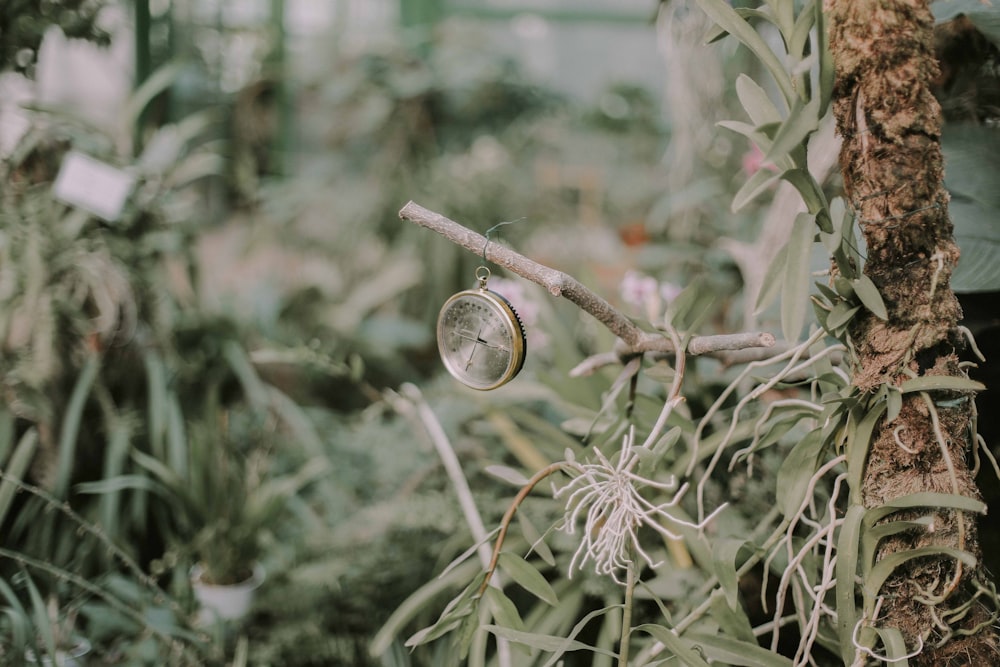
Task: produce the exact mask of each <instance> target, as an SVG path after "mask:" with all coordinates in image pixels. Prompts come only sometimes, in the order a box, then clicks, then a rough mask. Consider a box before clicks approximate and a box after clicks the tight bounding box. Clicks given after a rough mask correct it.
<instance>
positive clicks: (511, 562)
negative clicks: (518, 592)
mask: <svg viewBox="0 0 1000 667" xmlns="http://www.w3.org/2000/svg"><path fill="white" fill-rule="evenodd" d="M499 563H500V569H502V570H503V571H504V572H506V573H507V574H508V575H510V578H511V579H513V580H514V581H516V582H517V583H518V584H520V585H521V587H523V588H524V589H525V590H526V591H528V592H529V593H531V594H532V595H534V596H535V597H537V598H538V599H540V600H542V601H544V602H547V603H548V604H550V605H553V606H555V605H557V604H559V599H558V598H557V597H556V592H555V591H554V590H552V586H550V585H549V582H548V581H546V579H545V577H543V576H542V574H541V573H540V572H539V571H538V570H536V569H535V568H533V567H532V566H531V565H530V564H528V562H527V561H526V560H524V559H523V558H521V557H520V556H518V555H517V554H515V553H512V552H510V551H501V552H500V560H499Z"/></svg>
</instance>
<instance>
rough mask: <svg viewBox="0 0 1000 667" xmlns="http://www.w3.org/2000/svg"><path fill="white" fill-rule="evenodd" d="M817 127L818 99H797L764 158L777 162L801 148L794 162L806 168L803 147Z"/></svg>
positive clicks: (801, 167) (799, 166)
mask: <svg viewBox="0 0 1000 667" xmlns="http://www.w3.org/2000/svg"><path fill="white" fill-rule="evenodd" d="M817 127H819V99H818V98H816V99H812V100H810V101H809V102H806V103H803V102H802V101H801V100H798V99H797V100H796V102H795V106H793V107H792V111H791V113H790V114H789V115H788V118H787V119H785V122H784V123H782V124H781V128H780V129H779V130H778V133H777V134H776V135H775V136H774V143H773V144H771V148H770V150H768V151H767V153H766V155H765V156H764V159H765V160H766V161H769V162H775V163H777V161H778V160H779V159H781V158H782V157H784V156H785V155H789V154H792V153H793V151H796V149H803V150H799V151H797V153H798V154H797V155H796V157H795V160H794V162H795V166H796V167H798V168H799V169H808V165H807V164H806V162H805V159H804V158H805V151H804V148H805V145H806V140H807V139H808V138H809V135H810V134H812V133H813V132H815V131H816V128H817ZM810 210H813V209H810Z"/></svg>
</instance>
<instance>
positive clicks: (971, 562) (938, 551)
mask: <svg viewBox="0 0 1000 667" xmlns="http://www.w3.org/2000/svg"><path fill="white" fill-rule="evenodd" d="M929 556H937V557H945V558H954V559H955V560H958V561H961V562H962V563H964V564H965V565H966V566H968V567H970V568H973V567H975V566H976V557H975V556H973V555H972V554H970V553H969V552H968V551H962V550H961V549H955V548H952V547H946V546H933V545H932V546H926V547H917V548H916V549H907V550H906V551H898V552H896V553H892V554H888V555H887V556H884V557H883V558H882V559H881V560H879V562H878V563H876V564H875V566H874V567H873V568H872V569H871V572H870V573H869V574H868V576H867V577H866V578H865V580H864V581H863V582H862V586H863V587H864V590H865V594H866V596H867V599H868V600H874V598H875V597H877V596H878V592H879V591H880V590H881V589H882V585H883V584H884V583H885V581H886V579H888V578H889V577H890V576H891V575H892V573H893V572H895V571H896V568H898V567H899V566H900V565H902V564H903V563H905V562H907V561H909V560H913V559H914V558H926V557H929Z"/></svg>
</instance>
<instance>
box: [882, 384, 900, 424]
mask: <svg viewBox="0 0 1000 667" xmlns="http://www.w3.org/2000/svg"><path fill="white" fill-rule="evenodd" d="M885 402H886V411H885V423H886V424H891V423H892V422H894V421H896V417H898V416H899V413H900V411H901V410H902V409H903V392H901V391H900V390H899V388H898V387H895V386H890V387H889V393H888V394H886V397H885Z"/></svg>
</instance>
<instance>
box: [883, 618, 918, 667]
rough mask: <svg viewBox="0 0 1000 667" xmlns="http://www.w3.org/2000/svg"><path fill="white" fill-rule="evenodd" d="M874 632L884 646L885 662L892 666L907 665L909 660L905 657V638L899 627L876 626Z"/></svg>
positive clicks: (903, 666)
mask: <svg viewBox="0 0 1000 667" xmlns="http://www.w3.org/2000/svg"><path fill="white" fill-rule="evenodd" d="M875 632H877V633H878V636H879V638H880V639H881V640H882V645H883V646H884V647H885V655H886V662H887V663H888V664H890V665H892V666H893V667H909V665H910V661H909V660H908V659H907V657H906V655H907V654H908V653H909V651H907V650H906V640H905V639H903V633H902V632H900V631H899V628H891V627H876V628H875Z"/></svg>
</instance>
